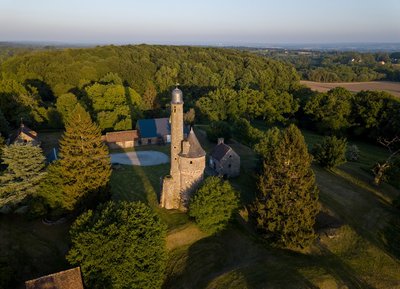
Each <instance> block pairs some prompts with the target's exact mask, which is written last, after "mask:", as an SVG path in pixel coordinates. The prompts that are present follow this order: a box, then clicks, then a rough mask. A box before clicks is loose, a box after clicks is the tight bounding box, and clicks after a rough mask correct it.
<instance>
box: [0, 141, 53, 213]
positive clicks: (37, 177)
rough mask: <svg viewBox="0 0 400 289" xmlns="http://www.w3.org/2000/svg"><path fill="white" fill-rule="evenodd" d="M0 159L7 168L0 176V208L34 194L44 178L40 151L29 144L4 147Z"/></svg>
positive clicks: (43, 161)
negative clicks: (0, 158)
mask: <svg viewBox="0 0 400 289" xmlns="http://www.w3.org/2000/svg"><path fill="white" fill-rule="evenodd" d="M2 159H3V162H4V164H5V165H6V166H7V168H6V170H5V171H4V173H3V174H2V175H0V207H2V206H4V205H17V204H19V203H21V202H22V201H23V200H24V199H25V198H26V197H28V196H33V195H35V194H36V192H37V190H38V188H39V184H40V182H41V181H42V179H43V176H44V173H45V172H44V167H45V157H44V156H43V152H42V149H41V148H40V147H38V146H34V145H32V144H30V143H27V144H20V143H15V144H12V145H10V146H4V148H3V155H2Z"/></svg>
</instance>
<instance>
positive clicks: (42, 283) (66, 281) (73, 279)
mask: <svg viewBox="0 0 400 289" xmlns="http://www.w3.org/2000/svg"><path fill="white" fill-rule="evenodd" d="M25 287H26V289H83V284H82V276H81V270H80V268H79V267H76V268H73V269H69V270H65V271H61V272H58V273H54V274H50V275H47V276H43V277H40V278H37V279H34V280H29V281H26V282H25Z"/></svg>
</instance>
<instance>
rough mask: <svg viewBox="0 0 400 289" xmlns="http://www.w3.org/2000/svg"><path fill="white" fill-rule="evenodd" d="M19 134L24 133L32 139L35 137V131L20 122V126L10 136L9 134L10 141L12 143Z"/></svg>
mask: <svg viewBox="0 0 400 289" xmlns="http://www.w3.org/2000/svg"><path fill="white" fill-rule="evenodd" d="M21 134H25V135H27V136H29V137H30V138H32V139H35V140H36V139H37V132H36V131H34V130H32V129H30V128H29V127H27V126H26V125H24V124H21V126H20V127H19V129H18V130H17V131H15V132H14V133H13V134H12V135H11V136H10V142H11V143H13V142H15V141H16V140H17V138H18V137H19V136H20V135H21Z"/></svg>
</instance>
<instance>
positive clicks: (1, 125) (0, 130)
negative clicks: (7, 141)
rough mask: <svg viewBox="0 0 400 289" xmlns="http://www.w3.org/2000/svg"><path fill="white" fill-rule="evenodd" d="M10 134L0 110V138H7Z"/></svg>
mask: <svg viewBox="0 0 400 289" xmlns="http://www.w3.org/2000/svg"><path fill="white" fill-rule="evenodd" d="M9 132H10V127H9V125H8V121H7V119H6V117H5V116H4V114H3V112H2V111H1V109H0V136H3V137H7V136H8V134H9Z"/></svg>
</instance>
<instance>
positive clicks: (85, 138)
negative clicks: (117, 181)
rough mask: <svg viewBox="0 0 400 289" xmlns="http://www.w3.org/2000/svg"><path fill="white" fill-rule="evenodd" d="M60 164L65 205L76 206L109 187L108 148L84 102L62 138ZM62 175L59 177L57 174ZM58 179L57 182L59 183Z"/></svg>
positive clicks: (69, 121)
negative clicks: (84, 106) (84, 107)
mask: <svg viewBox="0 0 400 289" xmlns="http://www.w3.org/2000/svg"><path fill="white" fill-rule="evenodd" d="M59 157H60V159H59V164H57V165H59V168H56V170H60V171H57V172H56V175H57V174H59V175H60V176H61V179H62V185H61V186H62V194H63V198H61V199H62V200H63V207H64V208H65V209H67V210H73V209H75V208H76V205H77V204H79V203H80V202H82V201H84V200H85V199H86V200H87V201H88V200H90V199H91V198H93V197H95V196H96V195H97V194H99V193H102V192H104V191H105V189H106V187H107V184H108V181H109V178H110V175H111V165H110V157H109V156H108V150H107V148H106V147H105V145H104V144H103V142H102V141H101V133H100V129H99V127H98V126H97V125H96V124H94V123H93V122H92V120H91V119H90V116H89V114H88V113H87V112H86V111H85V110H84V109H83V107H82V106H81V105H80V104H77V105H76V107H75V109H74V111H73V112H72V113H71V115H70V117H69V119H68V122H67V124H66V127H65V132H64V134H63V135H62V137H61V140H60V153H59ZM55 179H58V178H55ZM59 185H60V183H59V182H58V181H57V182H56V183H54V186H55V187H57V186H59Z"/></svg>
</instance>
